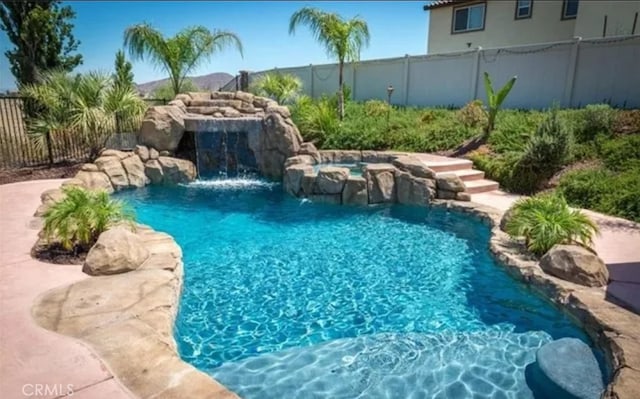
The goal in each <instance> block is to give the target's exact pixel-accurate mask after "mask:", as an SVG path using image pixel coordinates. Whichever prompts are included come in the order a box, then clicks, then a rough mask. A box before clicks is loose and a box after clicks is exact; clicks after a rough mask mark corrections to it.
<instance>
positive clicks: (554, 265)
mask: <svg viewBox="0 0 640 399" xmlns="http://www.w3.org/2000/svg"><path fill="white" fill-rule="evenodd" d="M540 267H541V268H542V270H544V271H545V272H547V273H549V274H551V275H553V276H556V277H559V278H561V279H563V280H567V281H570V282H572V283H576V284H581V285H586V286H588V287H600V286H603V285H606V284H607V281H608V280H609V271H608V270H607V267H606V265H605V264H604V262H603V261H602V259H600V258H599V257H598V256H597V255H596V254H594V253H593V252H591V251H589V250H588V249H586V248H583V247H581V246H578V245H554V246H553V248H551V249H550V250H549V251H548V252H547V253H546V254H544V256H543V257H542V259H540Z"/></svg>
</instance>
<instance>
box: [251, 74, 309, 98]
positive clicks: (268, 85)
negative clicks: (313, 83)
mask: <svg viewBox="0 0 640 399" xmlns="http://www.w3.org/2000/svg"><path fill="white" fill-rule="evenodd" d="M301 89H302V81H300V78H298V77H297V76H295V75H291V74H282V73H279V72H269V73H267V74H265V75H263V76H261V77H259V78H258V79H257V80H256V81H255V82H254V83H253V84H252V85H251V87H250V91H251V92H253V93H254V94H257V95H259V96H265V97H269V98H272V99H274V100H276V101H277V102H278V103H279V104H289V103H292V102H293V101H295V99H296V98H297V97H298V96H299V94H300V90H301Z"/></svg>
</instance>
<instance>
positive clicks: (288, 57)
mask: <svg viewBox="0 0 640 399" xmlns="http://www.w3.org/2000/svg"><path fill="white" fill-rule="evenodd" d="M425 3H426V2H422V1H374V2H366V1H332V2H329V1H321V2H320V1H316V2H295V1H280V2H275V1H237V2H230V1H229V2H223V1H219V2H205V1H202V2H199V1H192V2H174V1H130V2H125V1H120V2H116V1H113V2H108V1H102V2H96V1H91V2H90V1H73V2H64V3H63V4H69V5H71V6H72V7H73V9H74V10H75V11H76V14H77V15H76V19H75V29H74V35H75V37H76V38H77V39H79V40H80V41H81V45H80V48H79V52H80V53H81V54H82V55H83V57H84V63H83V65H82V66H80V67H78V69H77V70H78V71H80V72H84V71H89V70H104V71H111V70H112V68H113V60H114V57H115V52H116V51H117V50H118V49H120V48H122V35H123V32H124V30H125V28H126V27H127V26H130V25H133V24H136V23H140V22H143V21H146V22H149V23H151V24H152V25H153V26H154V27H156V28H158V29H160V30H161V31H162V32H163V33H164V34H165V35H173V34H175V33H176V32H178V31H179V30H180V29H182V28H184V27H186V26H189V25H204V26H206V27H208V28H209V29H226V30H231V31H233V32H235V33H236V34H237V35H238V36H240V39H241V40H242V43H243V46H244V58H242V57H240V55H239V54H238V53H237V52H236V51H235V50H231V49H229V50H226V51H224V52H222V53H219V54H217V55H215V56H214V57H213V58H212V59H211V61H210V62H208V63H206V64H203V65H202V66H200V68H198V69H197V70H196V71H195V73H193V75H203V74H207V73H211V72H228V73H232V74H235V73H236V72H237V71H239V70H241V69H247V70H250V71H259V70H263V69H270V68H273V67H285V66H297V65H308V64H310V63H313V64H320V63H327V62H332V61H333V60H330V59H328V58H327V56H326V54H325V53H324V51H323V50H322V48H321V47H320V46H319V45H318V44H316V43H315V42H314V41H313V39H312V37H311V36H310V35H309V33H308V31H307V30H306V29H305V28H301V29H299V30H297V31H296V34H295V36H290V35H289V33H288V25H289V18H290V17H291V14H292V13H293V12H295V11H296V10H298V9H299V8H301V7H303V6H314V7H318V8H321V9H323V10H325V11H332V12H338V13H340V14H341V15H343V16H344V17H346V18H351V17H353V16H355V15H360V16H361V17H362V18H364V19H365V20H366V21H367V23H368V24H369V30H370V33H371V44H370V46H369V48H367V49H365V50H364V51H363V52H362V54H361V58H362V59H376V58H388V57H398V56H403V55H405V54H410V55H416V54H424V53H425V52H426V46H427V30H428V25H427V13H426V12H425V11H423V9H422V7H423V5H424V4H425ZM10 47H11V44H10V43H9V41H8V39H7V37H6V35H5V34H4V32H0V50H2V53H3V55H2V57H0V90H2V91H4V90H6V89H10V88H14V87H15V82H14V79H13V76H12V75H11V72H10V71H9V66H8V62H7V59H6V57H4V51H5V50H7V49H8V48H10ZM133 66H134V74H135V81H136V82H138V83H142V82H146V81H150V80H155V79H162V78H164V77H166V76H165V74H164V73H163V72H162V71H161V70H158V69H156V68H154V67H153V66H152V65H150V64H148V63H144V62H134V63H133Z"/></svg>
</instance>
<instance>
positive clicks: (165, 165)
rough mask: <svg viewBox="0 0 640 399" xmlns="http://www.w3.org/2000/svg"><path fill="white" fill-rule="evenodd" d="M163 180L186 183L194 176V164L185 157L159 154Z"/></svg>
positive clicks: (170, 182)
mask: <svg viewBox="0 0 640 399" xmlns="http://www.w3.org/2000/svg"><path fill="white" fill-rule="evenodd" d="M158 161H159V162H160V165H161V166H162V174H163V182H164V183H167V184H178V183H188V182H190V181H193V180H195V178H196V166H195V165H194V164H193V162H191V161H188V160H186V159H179V158H172V157H164V156H161V157H160V158H158Z"/></svg>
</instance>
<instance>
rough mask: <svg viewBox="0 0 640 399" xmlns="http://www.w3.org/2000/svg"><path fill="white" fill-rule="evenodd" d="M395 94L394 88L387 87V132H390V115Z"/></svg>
mask: <svg viewBox="0 0 640 399" xmlns="http://www.w3.org/2000/svg"><path fill="white" fill-rule="evenodd" d="M392 94H393V86H392V85H389V86H388V87H387V105H388V106H389V107H388V108H387V131H388V130H389V115H390V114H391V95H392Z"/></svg>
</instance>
